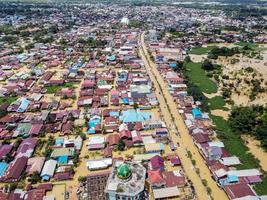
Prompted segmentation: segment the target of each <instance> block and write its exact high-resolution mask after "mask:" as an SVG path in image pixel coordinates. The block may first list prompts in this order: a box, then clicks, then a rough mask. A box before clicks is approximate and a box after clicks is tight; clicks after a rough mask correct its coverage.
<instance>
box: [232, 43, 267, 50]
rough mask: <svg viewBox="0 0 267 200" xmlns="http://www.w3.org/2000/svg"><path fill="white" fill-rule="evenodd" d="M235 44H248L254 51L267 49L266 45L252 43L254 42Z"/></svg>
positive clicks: (242, 45)
mask: <svg viewBox="0 0 267 200" xmlns="http://www.w3.org/2000/svg"><path fill="white" fill-rule="evenodd" d="M235 45H238V46H241V47H244V46H248V47H249V48H251V49H252V50H254V51H266V50H267V48H266V47H261V46H259V45H258V44H257V43H256V44H255V43H252V42H238V43H235Z"/></svg>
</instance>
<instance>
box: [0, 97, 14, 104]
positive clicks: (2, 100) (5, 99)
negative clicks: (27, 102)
mask: <svg viewBox="0 0 267 200" xmlns="http://www.w3.org/2000/svg"><path fill="white" fill-rule="evenodd" d="M16 100H17V97H11V96H8V97H0V105H1V104H3V103H9V104H10V103H12V102H14V101H16Z"/></svg>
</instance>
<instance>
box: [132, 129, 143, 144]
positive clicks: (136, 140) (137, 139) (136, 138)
mask: <svg viewBox="0 0 267 200" xmlns="http://www.w3.org/2000/svg"><path fill="white" fill-rule="evenodd" d="M131 138H132V142H133V145H134V146H139V145H143V140H142V137H141V134H140V132H139V131H136V130H134V131H131Z"/></svg>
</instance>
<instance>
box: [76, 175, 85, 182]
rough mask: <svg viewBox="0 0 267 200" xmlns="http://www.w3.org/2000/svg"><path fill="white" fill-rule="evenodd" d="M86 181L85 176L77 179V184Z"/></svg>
mask: <svg viewBox="0 0 267 200" xmlns="http://www.w3.org/2000/svg"><path fill="white" fill-rule="evenodd" d="M85 181H86V176H79V177H78V182H79V183H83V182H85Z"/></svg>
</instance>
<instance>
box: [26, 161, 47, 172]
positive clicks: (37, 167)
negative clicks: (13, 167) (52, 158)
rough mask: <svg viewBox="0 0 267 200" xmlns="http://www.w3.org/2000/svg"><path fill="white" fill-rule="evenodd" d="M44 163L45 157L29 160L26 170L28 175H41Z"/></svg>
mask: <svg viewBox="0 0 267 200" xmlns="http://www.w3.org/2000/svg"><path fill="white" fill-rule="evenodd" d="M44 162H45V157H33V158H29V159H28V162H27V168H26V172H27V173H28V175H31V174H33V173H34V172H37V173H41V171H42V168H43V165H44Z"/></svg>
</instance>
